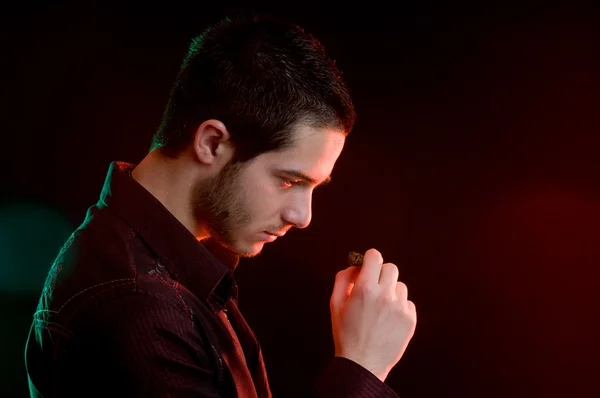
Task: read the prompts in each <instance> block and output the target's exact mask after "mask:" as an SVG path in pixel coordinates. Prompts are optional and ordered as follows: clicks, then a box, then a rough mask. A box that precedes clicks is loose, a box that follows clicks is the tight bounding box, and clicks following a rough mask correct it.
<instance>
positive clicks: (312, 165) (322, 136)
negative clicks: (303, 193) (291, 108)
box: [260, 124, 345, 181]
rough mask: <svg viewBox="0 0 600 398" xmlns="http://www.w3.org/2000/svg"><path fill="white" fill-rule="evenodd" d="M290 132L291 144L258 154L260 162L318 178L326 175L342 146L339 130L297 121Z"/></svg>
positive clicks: (274, 167)
mask: <svg viewBox="0 0 600 398" xmlns="http://www.w3.org/2000/svg"><path fill="white" fill-rule="evenodd" d="M292 134H293V140H292V145H291V146H290V147H288V148H285V149H282V150H279V151H272V152H267V153H264V154H262V155H260V157H262V159H261V163H263V164H264V165H265V166H266V167H268V168H271V169H288V170H297V171H300V172H302V173H304V174H307V175H309V176H310V177H312V178H314V179H315V180H318V181H321V180H324V179H325V178H327V177H328V176H329V175H330V174H331V170H332V169H333V166H334V164H335V162H336V160H337V159H338V157H339V156H340V154H341V152H342V149H343V147H344V142H345V136H344V134H343V133H342V131H340V130H337V129H331V128H319V127H311V126H309V125H306V124H300V125H297V126H296V127H295V128H294V130H293V133H292Z"/></svg>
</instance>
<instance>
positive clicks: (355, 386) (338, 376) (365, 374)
mask: <svg viewBox="0 0 600 398" xmlns="http://www.w3.org/2000/svg"><path fill="white" fill-rule="evenodd" d="M315 395H316V397H317V398H398V395H396V393H395V392H394V391H393V390H392V389H391V388H390V387H389V386H388V385H387V384H385V383H384V382H382V381H381V380H379V379H378V378H377V376H375V375H374V374H373V373H371V372H370V371H368V370H367V369H365V368H364V367H362V366H361V365H359V364H358V363H356V362H354V361H352V360H350V359H347V358H344V357H334V358H333V359H332V360H331V361H330V362H329V364H328V365H327V367H326V368H325V370H324V371H323V372H322V373H321V374H320V376H319V378H318V380H317V383H316V385H315Z"/></svg>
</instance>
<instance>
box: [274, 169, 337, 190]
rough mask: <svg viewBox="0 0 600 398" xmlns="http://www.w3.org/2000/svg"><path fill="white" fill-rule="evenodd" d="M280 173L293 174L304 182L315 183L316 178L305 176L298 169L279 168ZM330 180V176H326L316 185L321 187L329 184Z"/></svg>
mask: <svg viewBox="0 0 600 398" xmlns="http://www.w3.org/2000/svg"><path fill="white" fill-rule="evenodd" d="M281 172H282V173H285V174H288V175H290V176H294V177H296V178H298V179H299V180H303V181H305V182H308V183H310V184H315V185H317V180H315V179H314V178H312V177H309V176H307V175H306V174H304V173H302V172H301V171H298V170H281ZM330 182H331V176H328V177H327V178H326V179H325V180H324V181H323V182H322V183H320V184H318V185H317V186H319V187H321V186H323V185H326V184H329V183H330Z"/></svg>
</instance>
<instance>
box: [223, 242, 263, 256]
mask: <svg viewBox="0 0 600 398" xmlns="http://www.w3.org/2000/svg"><path fill="white" fill-rule="evenodd" d="M219 243H220V244H221V245H223V246H225V247H226V248H227V249H229V250H230V251H232V252H233V253H235V254H237V255H238V256H240V257H245V258H250V257H256V256H258V255H259V254H260V253H261V252H262V249H263V247H264V245H265V243H264V242H256V241H255V242H247V241H242V240H236V241H220V242H219Z"/></svg>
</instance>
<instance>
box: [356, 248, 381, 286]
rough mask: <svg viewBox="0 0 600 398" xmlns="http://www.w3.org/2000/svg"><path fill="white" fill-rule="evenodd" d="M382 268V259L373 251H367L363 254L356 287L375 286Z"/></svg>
mask: <svg viewBox="0 0 600 398" xmlns="http://www.w3.org/2000/svg"><path fill="white" fill-rule="evenodd" d="M382 266H383V257H382V256H381V253H380V252H379V251H377V250H375V249H369V250H367V252H366V253H365V257H364V259H363V264H362V267H361V269H360V273H359V274H358V277H357V278H356V285H357V286H366V285H376V284H378V283H379V275H380V274H381V267H382Z"/></svg>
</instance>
